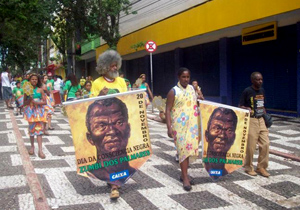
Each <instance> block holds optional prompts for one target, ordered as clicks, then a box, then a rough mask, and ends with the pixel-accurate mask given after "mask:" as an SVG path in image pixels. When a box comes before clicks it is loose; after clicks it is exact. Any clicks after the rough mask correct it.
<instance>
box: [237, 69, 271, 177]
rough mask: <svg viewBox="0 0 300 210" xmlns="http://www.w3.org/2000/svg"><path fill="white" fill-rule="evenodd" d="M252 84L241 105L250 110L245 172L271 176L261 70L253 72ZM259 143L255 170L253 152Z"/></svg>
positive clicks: (242, 98) (247, 89) (241, 99)
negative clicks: (267, 169) (268, 169)
mask: <svg viewBox="0 0 300 210" xmlns="http://www.w3.org/2000/svg"><path fill="white" fill-rule="evenodd" d="M251 82H252V85H251V86H250V87H247V88H246V89H245V90H244V91H243V93H242V96H241V98H240V103H239V107H241V108H244V109H248V110H249V111H250V124H249V135H248V143H247V150H246V160H245V165H244V167H245V172H246V173H247V174H249V175H251V176H256V175H257V173H258V174H260V175H262V176H264V177H269V176H270V174H269V173H268V172H267V171H266V168H267V167H268V163H269V144H270V141H269V137H268V135H269V131H268V129H267V127H266V125H265V121H264V118H263V117H262V115H263V114H264V113H265V107H264V102H265V91H264V89H263V88H262V87H261V86H262V84H263V77H262V75H261V73H259V72H253V73H252V74H251ZM257 143H258V145H259V156H258V161H257V162H258V163H257V168H256V170H255V171H254V167H253V163H252V162H253V154H254V151H255V147H256V144H257Z"/></svg>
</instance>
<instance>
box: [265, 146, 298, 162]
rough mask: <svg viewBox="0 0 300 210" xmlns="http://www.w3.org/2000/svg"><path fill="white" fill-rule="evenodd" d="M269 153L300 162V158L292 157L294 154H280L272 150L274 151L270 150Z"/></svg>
mask: <svg viewBox="0 0 300 210" xmlns="http://www.w3.org/2000/svg"><path fill="white" fill-rule="evenodd" d="M269 153H270V154H273V155H277V156H281V157H284V158H287V159H291V160H294V161H297V162H300V157H297V156H295V155H292V154H288V153H284V152H279V151H277V150H272V149H270V150H269Z"/></svg>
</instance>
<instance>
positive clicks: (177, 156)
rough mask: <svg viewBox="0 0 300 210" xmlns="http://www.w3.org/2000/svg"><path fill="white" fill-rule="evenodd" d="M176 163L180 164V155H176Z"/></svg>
mask: <svg viewBox="0 0 300 210" xmlns="http://www.w3.org/2000/svg"><path fill="white" fill-rule="evenodd" d="M175 161H176V162H177V163H178V162H179V155H178V154H176V155H175Z"/></svg>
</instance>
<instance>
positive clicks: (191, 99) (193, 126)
mask: <svg viewBox="0 0 300 210" xmlns="http://www.w3.org/2000/svg"><path fill="white" fill-rule="evenodd" d="M177 76H178V80H179V82H178V83H177V85H176V86H175V87H173V88H172V89H171V90H170V91H169V93H168V95H167V102H166V123H167V128H168V136H169V137H170V138H173V139H174V142H175V144H176V148H177V152H178V154H179V163H180V168H181V177H180V181H182V182H183V188H184V190H186V191H190V190H191V189H192V187H191V185H193V184H194V183H193V180H190V178H189V177H188V167H189V163H191V162H193V161H195V160H196V159H197V157H198V145H199V139H200V136H199V122H200V121H199V109H198V105H197V96H196V93H195V90H194V88H193V86H192V85H189V82H190V76H191V73H190V70H188V69H187V68H180V69H179V71H178V74H177Z"/></svg>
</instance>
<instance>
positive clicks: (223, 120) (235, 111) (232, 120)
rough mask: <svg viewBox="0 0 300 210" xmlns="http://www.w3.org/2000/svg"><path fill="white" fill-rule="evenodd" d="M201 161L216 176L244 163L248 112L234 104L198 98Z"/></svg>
mask: <svg viewBox="0 0 300 210" xmlns="http://www.w3.org/2000/svg"><path fill="white" fill-rule="evenodd" d="M200 113H201V123H202V128H201V133H202V139H203V141H202V163H203V166H204V167H205V169H206V170H207V172H208V173H209V176H210V177H211V178H212V179H214V180H217V179H218V178H220V177H221V176H225V175H227V174H230V173H232V172H233V171H235V170H237V169H239V168H241V167H242V166H243V165H244V158H245V155H246V148H247V139H248V130H249V121H250V112H249V111H248V110H246V109H241V108H237V107H233V106H227V105H223V104H219V103H214V102H209V101H200Z"/></svg>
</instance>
